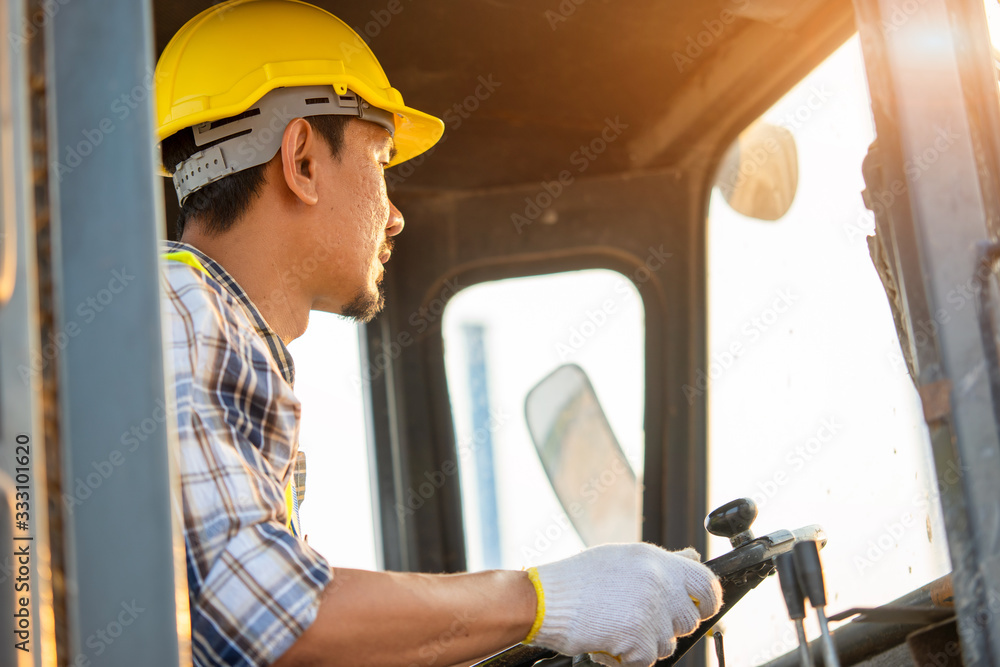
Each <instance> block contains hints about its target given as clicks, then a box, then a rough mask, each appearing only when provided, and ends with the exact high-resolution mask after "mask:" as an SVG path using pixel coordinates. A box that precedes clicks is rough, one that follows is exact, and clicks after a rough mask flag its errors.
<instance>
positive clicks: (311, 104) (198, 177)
mask: <svg viewBox="0 0 1000 667" xmlns="http://www.w3.org/2000/svg"><path fill="white" fill-rule="evenodd" d="M326 115H329V116H353V117H355V118H360V119H362V120H367V121H370V122H373V123H376V124H378V125H380V126H381V127H384V128H385V129H386V130H388V131H389V134H390V135H394V134H395V130H396V125H395V118H394V114H392V113H391V112H389V111H385V110H384V109H379V108H377V107H373V106H372V105H370V104H369V103H368V102H366V101H364V99H362V98H361V97H360V96H358V95H357V94H356V93H354V92H352V91H350V90H348V91H347V94H345V95H338V94H337V92H336V91H335V90H334V88H333V86H295V87H291V88H275V89H274V90H272V91H270V92H269V93H267V94H266V95H264V96H263V97H262V98H260V100H258V101H257V103H256V104H254V105H253V106H252V107H250V108H249V109H247V110H246V111H245V112H243V113H241V114H239V115H237V116H233V117H232V118H224V119H222V120H217V121H213V122H209V123H201V124H200V125H195V126H194V127H192V128H191V129H192V131H193V132H194V142H195V145H197V146H206V145H208V146H209V147H208V148H206V149H204V150H201V151H199V152H197V153H195V154H194V155H192V156H191V157H189V158H188V159H186V160H184V161H183V162H181V163H179V164H178V165H177V166H176V167H175V169H174V175H173V181H174V189H175V190H176V191H177V199H178V200H179V201H180V203H181V205H183V204H184V200H185V199H187V198H188V196H190V195H191V193H193V192H195V191H197V190H199V189H200V188H203V187H205V186H206V185H208V184H209V183H214V182H215V181H217V180H219V179H221V178H225V177H226V176H229V175H230V174H235V173H236V172H238V171H243V170H244V169H249V168H250V167H256V166H257V165H261V164H264V163H266V162H268V161H269V160H270V159H271V158H273V157H274V156H275V155H276V154H277V153H278V150H279V149H280V148H281V139H282V136H283V135H284V132H285V127H286V126H287V125H288V123H289V122H291V121H292V120H294V119H296V118H305V117H307V116H326Z"/></svg>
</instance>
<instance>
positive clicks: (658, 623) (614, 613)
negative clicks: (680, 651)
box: [528, 544, 722, 667]
mask: <svg viewBox="0 0 1000 667" xmlns="http://www.w3.org/2000/svg"><path fill="white" fill-rule="evenodd" d="M698 560H699V556H698V553H697V552H696V551H695V550H694V549H685V550H684V551H680V552H670V551H665V550H664V549H661V548H660V547H657V546H654V545H652V544H608V545H604V546H599V547H594V548H593V549H587V550H586V551H584V552H582V553H579V554H577V555H576V556H572V557H570V558H567V559H565V560H561V561H557V562H555V563H550V564H548V565H540V566H539V567H537V568H532V570H529V571H528V572H529V576H531V578H532V583H534V584H535V586H536V592H538V597H539V600H540V604H539V605H538V612H537V616H536V620H535V626H533V628H532V633H531V634H529V637H528V639H529V640H530V643H531V644H535V645H538V646H544V647H546V648H551V649H553V650H555V651H559V652H560V653H564V654H566V655H577V654H580V653H591V654H592V655H591V657H592V659H593V660H594V661H595V662H598V663H600V664H602V665H611V666H613V667H649V665H651V664H652V663H654V662H656V660H657V658H665V657H667V656H668V655H670V654H671V653H673V651H674V648H675V647H676V642H675V639H676V638H677V637H681V636H684V635H687V634H690V633H692V632H694V630H695V628H697V627H698V624H699V623H700V622H701V621H702V620H704V619H707V618H711V617H712V616H714V615H715V614H716V613H718V611H719V608H720V606H721V605H722V587H721V586H720V584H719V580H718V578H717V577H716V576H715V574H714V573H713V572H712V571H711V570H709V569H708V568H707V567H705V566H704V565H702V564H701V563H700V562H698ZM532 634H533V636H532Z"/></svg>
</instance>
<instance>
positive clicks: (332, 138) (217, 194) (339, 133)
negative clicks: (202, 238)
mask: <svg viewBox="0 0 1000 667" xmlns="http://www.w3.org/2000/svg"><path fill="white" fill-rule="evenodd" d="M350 119H351V117H350V116H329V115H324V116H308V117H306V120H307V121H309V124H310V125H312V126H313V129H314V130H315V131H316V133H317V134H318V135H319V136H321V137H323V140H324V141H326V144H327V146H329V147H330V153H331V154H332V155H333V157H335V158H339V157H340V151H341V149H342V148H343V146H344V130H345V128H346V127H347V123H348V121H350ZM205 148H206V147H205V146H196V145H195V143H194V134H193V133H192V132H191V128H190V127H186V128H184V129H183V130H181V131H179V132H177V133H176V134H173V135H171V136H169V137H167V138H166V139H164V140H163V143H162V144H161V145H160V149H161V151H162V154H163V165H164V166H165V167H166V168H167V171H168V172H170V173H171V174H172V173H173V172H174V169H175V168H176V166H177V165H178V164H180V163H181V162H183V161H184V160H186V159H188V158H189V157H191V156H192V155H194V154H195V153H197V152H198V151H200V150H204V149H205ZM279 155H280V153H279ZM275 157H278V155H275ZM272 159H274V158H272ZM266 166H267V163H265V164H260V165H257V166H256V167H250V168H249V169H244V170H243V171H238V172H236V173H235V174H230V175H229V176H226V177H225V178H221V179H219V180H217V181H215V182H214V183H209V184H208V185H206V186H205V187H203V188H201V189H199V190H197V191H195V192H192V193H191V194H190V195H189V196H188V198H187V199H186V200H184V204H183V205H182V206H181V208H180V211H179V212H178V213H177V238H178V239H180V238H181V235H182V234H183V233H184V226H185V225H186V224H187V223H188V222H189V221H190V220H191V219H192V218H198V221H199V222H200V223H201V224H202V225H204V227H205V231H206V232H207V233H208V234H210V235H215V234H221V233H222V232H224V231H226V230H227V229H230V228H231V227H232V226H233V224H235V222H236V221H237V220H239V219H240V217H241V216H243V215H244V214H246V212H247V211H248V210H250V205H251V204H252V203H253V200H254V199H255V198H256V197H257V196H259V195H260V191H261V188H263V187H264V169H265V167H266Z"/></svg>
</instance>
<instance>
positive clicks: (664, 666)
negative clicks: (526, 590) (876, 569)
mask: <svg viewBox="0 0 1000 667" xmlns="http://www.w3.org/2000/svg"><path fill="white" fill-rule="evenodd" d="M755 518H757V506H756V504H755V503H754V502H753V501H752V500H751V499H749V498H740V499H739V500H734V501H732V502H729V503H726V504H725V505H723V506H722V507H719V508H718V509H716V510H714V511H713V512H711V513H710V514H709V515H708V518H707V519H706V520H705V527H706V529H707V530H708V531H709V532H710V533H712V534H713V535H718V536H720V537H726V538H729V542H730V544H732V545H733V546H734V547H735V548H734V549H733V550H732V551H730V552H729V553H726V554H723V555H721V556H719V557H718V558H713V559H712V560H710V561H706V562H705V565H706V566H708V567H709V568H710V569H711V570H712V571H713V572H715V574H716V575H717V576H718V577H719V583H721V584H722V607H721V608H720V609H719V613H718V614H716V615H715V616H713V617H712V618H710V619H708V620H706V621H702V623H701V625H699V626H698V628H697V629H696V630H695V631H694V633H693V634H690V635H687V636H685V637H679V638H678V639H677V648H676V649H675V650H674V652H673V654H672V655H671V656H670V657H669V658H664V659H663V660H660V661H659V662H657V663H656V664H657V665H658V666H660V667H670V666H671V665H673V664H675V663H676V662H678V661H679V660H680V659H681V658H682V657H683V656H684V654H685V653H687V652H688V651H689V650H690V649H691V648H692V647H693V646H694V645H695V644H697V643H698V641H699V640H700V639H701V638H702V637H704V636H705V634H706V633H707V632H708V631H709V630H711V629H712V627H713V626H715V624H716V623H718V622H719V620H720V619H721V618H722V617H723V616H724V615H725V614H726V613H727V612H728V611H729V610H730V609H732V608H733V605H735V604H736V603H737V602H739V601H740V600H741V599H743V596H744V595H746V594H747V593H749V592H750V591H752V590H753V589H754V588H756V587H757V586H758V585H759V584H760V583H761V582H762V581H764V580H765V579H766V578H767V577H768V576H769V575H771V574H773V573H774V558H775V557H776V556H779V555H781V554H783V553H788V552H790V551H791V550H792V547H793V546H794V545H795V544H796V543H798V542H800V541H803V540H810V541H819V542H820V543H821V544H826V535H825V534H824V533H823V529H822V528H820V527H819V526H816V525H812V526H806V527H804V528H799V529H798V530H794V531H791V530H778V531H775V532H773V533H771V534H769V535H765V536H763V537H754V536H753V533H752V532H751V530H750V526H751V524H752V523H753V521H754V519H755ZM555 655H557V654H556V653H554V652H553V651H550V650H549V649H545V648H540V647H537V646H525V645H522V644H518V645H517V646H514V647H511V648H509V649H507V650H505V651H502V652H501V653H497V654H496V655H494V656H493V657H490V658H487V659H486V660H484V661H482V662H479V663H476V665H475V667H527V666H528V665H534V664H535V662H536V661H538V660H541V659H542V658H549V657H553V656H555Z"/></svg>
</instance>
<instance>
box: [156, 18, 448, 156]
mask: <svg viewBox="0 0 1000 667" xmlns="http://www.w3.org/2000/svg"><path fill="white" fill-rule="evenodd" d="M155 76H156V79H155V80H156V134H157V138H158V139H159V140H160V141H162V140H163V139H165V138H167V137H169V136H170V135H172V134H174V133H175V132H177V131H178V130H181V129H183V128H186V127H194V126H196V125H200V124H202V123H209V122H211V121H216V120H221V119H223V118H230V117H231V116H235V115H238V114H241V113H243V112H245V111H247V110H248V109H249V108H250V107H251V106H252V105H254V104H255V103H256V102H257V101H258V100H260V98H261V97H263V96H264V95H265V94H267V93H268V92H270V91H272V90H274V89H276V88H282V87H293V86H314V85H331V86H333V89H334V90H335V91H336V93H338V94H340V95H344V94H347V93H348V90H350V91H353V92H354V93H356V94H357V95H358V96H360V97H361V98H362V99H363V100H364V101H365V102H367V103H368V104H370V105H371V106H372V107H376V108H378V109H383V110H385V111H388V112H391V113H392V114H393V118H394V121H395V133H394V140H395V147H396V151H397V152H396V156H395V158H393V160H392V162H390V163H389V166H393V165H396V164H399V163H400V162H403V161H405V160H409V159H410V158H412V157H416V156H417V155H420V154H421V153H423V152H424V151H426V150H427V149H428V148H430V147H431V146H433V145H434V144H435V143H436V142H437V141H438V139H440V138H441V135H442V133H443V132H444V123H442V122H441V121H440V120H439V119H437V118H435V117H434V116H431V115H428V114H426V113H423V112H421V111H417V110H416V109H412V108H410V107H408V106H406V104H405V103H404V102H403V96H402V95H400V94H399V91H397V90H396V89H395V88H393V87H392V86H390V85H389V80H388V79H387V78H386V76H385V72H384V71H383V70H382V66H381V65H379V62H378V60H377V59H376V58H375V55H374V54H373V53H372V52H371V49H369V48H368V45H367V44H365V42H364V41H363V40H362V39H361V37H360V36H358V34H357V33H356V32H354V30H352V29H351V28H350V26H348V25H347V24H346V23H344V22H343V21H341V20H340V19H338V18H337V17H336V16H333V15H332V14H330V13H329V12H326V11H324V10H322V9H320V8H319V7H314V6H313V5H310V4H307V3H305V2H300V1H299V0H231V1H230V2H225V3H222V4H219V5H215V6H213V7H211V8H209V9H206V10H205V11H203V12H202V13H200V14H198V15H197V16H195V17H194V18H193V19H191V20H190V21H188V22H187V23H186V24H185V25H184V27H182V28H181V29H180V30H179V31H178V32H177V34H176V35H174V37H173V39H171V40H170V43H169V44H167V47H166V48H165V49H164V50H163V54H162V55H161V56H160V60H159V62H158V63H157V65H156V75H155Z"/></svg>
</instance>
